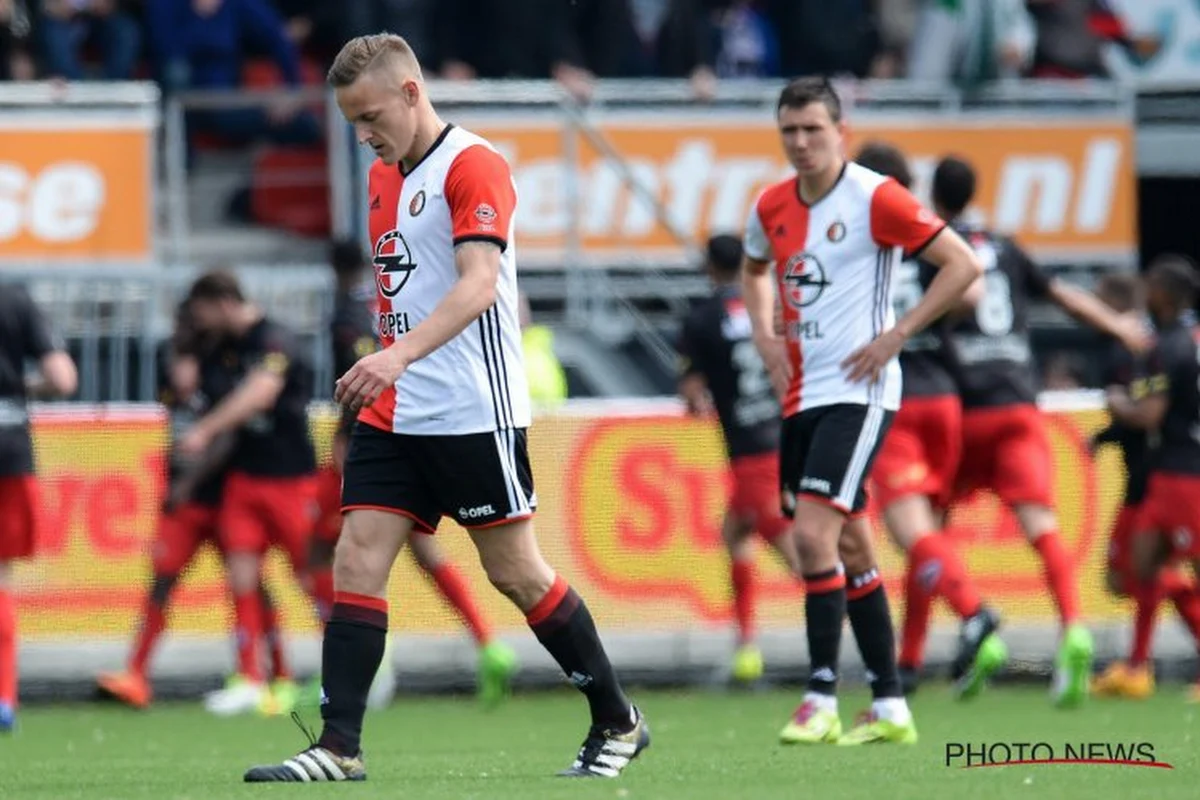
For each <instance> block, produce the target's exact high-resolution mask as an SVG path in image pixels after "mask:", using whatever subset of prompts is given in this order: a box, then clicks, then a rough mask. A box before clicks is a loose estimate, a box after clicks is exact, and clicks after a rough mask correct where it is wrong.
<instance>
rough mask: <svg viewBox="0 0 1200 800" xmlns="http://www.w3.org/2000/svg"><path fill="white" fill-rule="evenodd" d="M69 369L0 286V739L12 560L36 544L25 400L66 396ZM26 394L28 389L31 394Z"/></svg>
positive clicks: (7, 677) (4, 721)
mask: <svg viewBox="0 0 1200 800" xmlns="http://www.w3.org/2000/svg"><path fill="white" fill-rule="evenodd" d="M27 360H33V361H36V362H37V365H38V371H39V372H40V373H41V378H42V380H41V383H40V385H33V386H30V385H28V384H27V383H26V381H25V362H26V361H27ZM77 380H78V378H77V375H76V372H75V364H74V362H72V361H71V357H70V356H68V355H67V354H66V352H64V351H63V346H62V344H61V343H60V342H58V341H57V340H56V339H55V337H54V336H53V335H52V334H51V332H50V326H49V325H47V324H46V320H45V318H44V317H43V316H42V314H41V312H40V311H38V309H37V306H35V305H34V304H33V300H31V299H30V297H29V293H28V292H26V291H25V289H24V288H23V287H21V286H17V285H15V284H5V283H0V733H3V732H6V731H10V730H12V729H13V725H14V724H15V713H16V705H17V611H16V603H15V602H14V600H13V596H12V588H11V587H12V562H14V561H17V560H19V559H26V558H31V557H32V556H33V554H34V550H35V548H36V546H37V521H38V515H39V513H40V511H41V509H40V505H41V498H40V494H39V492H38V486H37V480H36V479H35V478H34V472H33V442H32V440H31V439H30V435H29V410H28V407H27V406H26V402H25V401H26V399H27V398H28V396H29V395H30V394H35V393H37V392H39V391H45V392H47V393H48V394H55V395H59V396H65V395H69V394H72V393H74V391H75V386H76V383H77ZM31 390H33V391H31Z"/></svg>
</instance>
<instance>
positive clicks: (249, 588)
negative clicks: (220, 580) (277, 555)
mask: <svg viewBox="0 0 1200 800" xmlns="http://www.w3.org/2000/svg"><path fill="white" fill-rule="evenodd" d="M225 568H226V570H227V571H228V573H229V588H230V589H231V590H232V591H233V593H234V594H235V595H241V594H252V593H253V592H256V591H258V579H259V572H260V571H261V569H262V559H260V558H259V556H258V554H257V553H253V552H233V553H229V554H228V555H227V556H226V559H225Z"/></svg>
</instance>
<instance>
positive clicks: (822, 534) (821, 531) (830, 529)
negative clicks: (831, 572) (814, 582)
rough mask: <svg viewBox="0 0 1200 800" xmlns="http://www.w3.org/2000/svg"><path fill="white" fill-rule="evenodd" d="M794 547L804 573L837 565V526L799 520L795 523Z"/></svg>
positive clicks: (820, 570)
mask: <svg viewBox="0 0 1200 800" xmlns="http://www.w3.org/2000/svg"><path fill="white" fill-rule="evenodd" d="M796 549H797V551H798V552H799V555H800V564H801V567H802V568H803V570H804V571H805V572H806V573H812V572H824V571H825V570H828V569H833V568H834V567H836V566H837V562H838V560H839V556H838V528H837V526H836V525H835V526H829V525H821V524H815V523H814V522H812V521H808V520H803V519H802V520H800V521H798V522H797V523H796Z"/></svg>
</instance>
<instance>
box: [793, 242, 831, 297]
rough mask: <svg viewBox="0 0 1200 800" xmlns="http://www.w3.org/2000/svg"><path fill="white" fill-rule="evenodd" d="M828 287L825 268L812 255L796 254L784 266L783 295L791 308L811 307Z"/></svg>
mask: <svg viewBox="0 0 1200 800" xmlns="http://www.w3.org/2000/svg"><path fill="white" fill-rule="evenodd" d="M829 285H830V283H829V281H828V279H826V277H825V268H824V267H822V266H821V262H820V261H818V260H817V257H816V256H814V255H813V254H812V253H797V254H796V255H794V256H792V257H791V258H789V259H788V261H787V264H786V265H785V266H784V270H783V290H784V291H783V294H784V297H786V298H787V301H788V302H789V303H791V304H792V307H793V308H804V307H805V306H811V305H812V304H813V303H815V302H817V300H819V299H821V295H823V294H824V293H825V289H827V288H828V287H829Z"/></svg>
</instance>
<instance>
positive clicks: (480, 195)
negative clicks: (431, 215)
mask: <svg viewBox="0 0 1200 800" xmlns="http://www.w3.org/2000/svg"><path fill="white" fill-rule="evenodd" d="M446 202H447V203H448V204H449V205H450V221H451V228H452V236H453V237H454V244H456V245H457V244H460V243H462V242H470V241H484V242H495V243H496V244H497V245H499V246H500V249H501V250H504V249H506V248H507V247H508V231H509V226H510V225H511V224H512V218H513V212H514V211H515V210H516V207H517V192H516V190H515V189H514V188H513V182H512V173H511V172H509V169H508V163H507V162H505V160H504V157H503V156H501V155H500V154H499V153H497V152H496V151H494V150H491V149H489V148H487V147H484V146H483V145H472V146H471V147H468V148H467V149H466V150H463V151H462V152H461V153H459V154H458V155H457V156H456V157H455V159H454V163H453V164H451V165H450V171H449V172H448V173H446Z"/></svg>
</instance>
